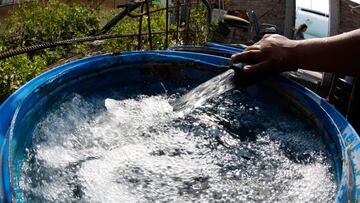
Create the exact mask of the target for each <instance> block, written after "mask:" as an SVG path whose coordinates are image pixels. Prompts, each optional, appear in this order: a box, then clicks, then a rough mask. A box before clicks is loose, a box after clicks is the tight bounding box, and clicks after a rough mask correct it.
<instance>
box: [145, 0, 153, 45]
mask: <svg viewBox="0 0 360 203" xmlns="http://www.w3.org/2000/svg"><path fill="white" fill-rule="evenodd" d="M145 5H146V12H147V14H148V18H147V21H148V33H149V44H150V49H151V50H152V49H153V47H152V36H151V20H150V12H149V11H150V9H149V0H146V1H145Z"/></svg>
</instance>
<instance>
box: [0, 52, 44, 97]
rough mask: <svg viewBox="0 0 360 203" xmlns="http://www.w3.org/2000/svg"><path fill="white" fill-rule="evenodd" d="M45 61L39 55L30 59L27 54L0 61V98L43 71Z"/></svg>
mask: <svg viewBox="0 0 360 203" xmlns="http://www.w3.org/2000/svg"><path fill="white" fill-rule="evenodd" d="M45 66H46V61H45V60H44V59H43V58H42V57H41V56H34V57H33V59H32V60H30V59H29V58H28V56H27V55H25V54H23V55H19V56H15V57H11V58H7V59H5V60H1V61H0V67H1V68H0V76H1V77H0V99H4V98H5V97H7V96H8V95H9V94H10V93H12V92H13V91H15V90H17V89H18V88H19V87H21V86H22V85H23V84H25V83H26V82H27V81H29V80H31V79H32V78H34V77H35V76H37V75H39V74H40V73H41V72H43V69H42V67H45Z"/></svg>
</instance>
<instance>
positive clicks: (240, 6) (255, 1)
mask: <svg viewBox="0 0 360 203" xmlns="http://www.w3.org/2000/svg"><path fill="white" fill-rule="evenodd" d="M225 9H226V10H229V11H230V12H232V11H233V12H235V13H236V11H248V12H250V11H252V10H253V11H255V13H256V15H257V17H258V18H259V22H260V23H271V24H275V25H276V26H277V27H278V28H279V31H280V32H281V33H283V32H284V21H285V0H266V1H264V0H227V1H225Z"/></svg>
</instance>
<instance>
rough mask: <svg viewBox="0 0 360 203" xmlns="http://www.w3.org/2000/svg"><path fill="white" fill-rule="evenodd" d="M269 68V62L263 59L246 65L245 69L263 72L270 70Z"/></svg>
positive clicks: (252, 71) (248, 71)
mask: <svg viewBox="0 0 360 203" xmlns="http://www.w3.org/2000/svg"><path fill="white" fill-rule="evenodd" d="M268 69H269V63H268V62H267V61H262V62H260V63H257V64H252V65H246V66H244V71H245V72H246V73H256V72H263V71H268Z"/></svg>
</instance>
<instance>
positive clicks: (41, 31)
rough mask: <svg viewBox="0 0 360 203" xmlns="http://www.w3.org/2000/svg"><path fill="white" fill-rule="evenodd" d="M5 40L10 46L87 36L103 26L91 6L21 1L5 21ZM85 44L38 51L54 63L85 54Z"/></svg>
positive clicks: (17, 46)
mask: <svg viewBox="0 0 360 203" xmlns="http://www.w3.org/2000/svg"><path fill="white" fill-rule="evenodd" d="M5 24H6V27H5V31H4V32H3V33H2V34H1V35H0V39H1V41H3V42H4V44H3V45H4V46H5V47H7V48H8V49H16V48H20V47H25V46H31V45H35V44H39V43H43V42H52V41H56V40H62V39H71V38H74V37H84V36H87V35H89V34H92V33H94V32H95V31H96V30H98V29H99V26H100V21H99V19H98V17H97V14H96V12H95V11H94V10H93V9H91V8H90V7H86V6H80V5H67V4H64V3H61V2H58V1H55V0H50V1H48V2H46V1H34V2H32V3H23V4H19V6H18V8H16V9H15V10H14V13H13V15H11V16H10V17H9V18H7V19H6V20H5ZM80 50H81V46H80V47H79V46H71V45H70V46H66V47H58V48H54V49H50V50H47V51H42V52H39V53H37V55H38V54H41V55H42V57H46V60H47V62H48V63H53V62H55V61H57V60H59V59H60V58H62V57H65V56H66V55H68V54H74V53H81V52H80Z"/></svg>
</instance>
